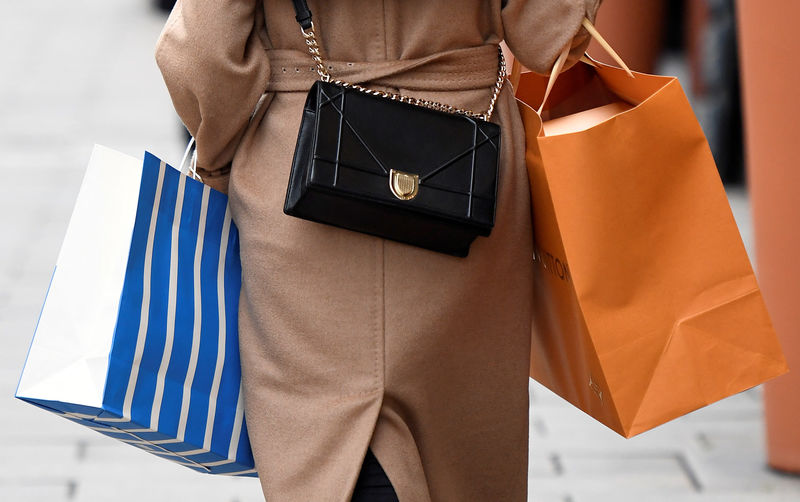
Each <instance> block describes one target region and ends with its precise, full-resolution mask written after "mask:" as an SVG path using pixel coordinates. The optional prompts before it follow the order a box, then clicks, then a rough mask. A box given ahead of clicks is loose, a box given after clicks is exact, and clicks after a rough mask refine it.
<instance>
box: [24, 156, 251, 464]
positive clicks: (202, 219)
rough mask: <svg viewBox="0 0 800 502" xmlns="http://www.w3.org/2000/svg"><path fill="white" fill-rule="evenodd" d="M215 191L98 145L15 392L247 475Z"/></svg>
mask: <svg viewBox="0 0 800 502" xmlns="http://www.w3.org/2000/svg"><path fill="white" fill-rule="evenodd" d="M240 285H241V265H240V262H239V241H238V233H237V231H236V228H235V226H234V225H233V223H232V222H231V218H230V213H229V211H228V201H227V197H226V196H225V195H224V194H222V193H220V192H217V191H215V190H212V189H211V188H209V187H208V186H206V185H203V184H202V183H200V182H198V181H196V180H194V179H192V178H190V177H188V176H186V175H184V174H182V173H181V172H179V171H178V170H176V169H174V168H172V167H170V166H168V165H167V164H165V163H164V162H162V161H161V160H159V159H158V158H156V157H155V156H153V155H152V154H150V153H145V158H144V162H142V161H141V160H137V159H135V158H133V157H129V156H127V155H124V154H121V153H119V152H116V151H113V150H110V149H108V148H105V147H101V146H96V147H95V149H94V151H93V152H92V157H91V160H90V161H89V167H88V169H87V171H86V175H85V177H84V180H83V184H82V185H81V189H80V193H79V195H78V200H77V202H76V204H75V209H74V211H73V214H72V218H71V220H70V223H69V227H68V229H67V235H66V237H65V239H64V243H63V245H62V248H61V252H60V253H59V256H58V261H57V264H56V269H55V271H54V273H53V277H52V279H51V283H50V287H49V289H48V292H47V296H46V299H45V303H44V306H43V307H42V312H41V315H40V318H39V322H38V324H37V327H36V332H35V334H34V338H33V342H32V343H31V348H30V351H29V353H28V358H27V360H26V362H25V367H24V369H23V372H22V377H21V379H20V383H19V386H18V388H17V393H16V396H17V397H18V398H20V399H23V400H25V401H28V402H30V403H33V404H35V405H37V406H40V407H42V408H45V409H48V410H50V411H52V412H55V413H57V414H59V415H62V416H64V417H65V418H67V419H69V420H72V421H75V422H78V423H81V424H82V425H85V426H87V427H90V428H92V429H94V430H97V431H99V432H101V433H103V434H106V435H108V436H111V437H113V438H116V439H119V440H121V441H124V442H126V443H129V444H132V445H134V446H137V447H139V448H142V449H144V450H147V451H149V452H151V453H153V454H155V455H158V456H161V457H164V458H167V459H170V460H173V461H175V462H178V463H180V464H182V465H186V466H187V467H190V468H192V469H195V470H198V471H201V472H207V473H212V474H229V475H246V476H254V475H255V471H254V469H253V457H252V453H251V451H250V445H249V442H248V438H247V431H246V426H245V423H244V415H243V409H242V395H241V370H240V366H239V352H238V340H237V311H238V301H239V288H240Z"/></svg>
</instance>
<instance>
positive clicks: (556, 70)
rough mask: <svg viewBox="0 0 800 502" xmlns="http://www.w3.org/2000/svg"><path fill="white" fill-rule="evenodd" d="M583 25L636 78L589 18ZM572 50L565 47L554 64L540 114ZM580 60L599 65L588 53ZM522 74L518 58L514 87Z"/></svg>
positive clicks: (626, 71)
mask: <svg viewBox="0 0 800 502" xmlns="http://www.w3.org/2000/svg"><path fill="white" fill-rule="evenodd" d="M581 25H582V26H583V27H584V28H586V31H588V32H589V35H590V36H591V37H592V38H593V39H595V40H596V41H597V43H598V44H600V47H602V48H603V50H605V51H606V52H607V53H608V55H609V56H611V57H612V58H613V59H614V61H615V62H616V63H617V64H618V65H619V66H620V68H622V69H623V70H625V73H627V74H628V76H629V77H631V78H634V75H633V72H632V71H631V69H630V68H628V65H627V64H625V61H623V60H622V58H621V57H620V55H619V54H617V51H615V50H614V48H613V47H611V44H609V43H608V42H607V41H606V39H605V38H603V36H602V35H601V34H600V32H599V31H597V28H595V26H594V24H592V22H591V21H590V20H589V18H586V17H584V18H583V21H582V22H581ZM570 49H571V48H570V47H569V46H567V47H565V48H564V50H563V51H562V52H561V54H559V56H558V58H557V59H556V62H555V63H554V64H553V69H552V70H551V71H550V78H549V79H548V80H547V89H546V90H545V93H544V98H543V99H542V104H541V106H539V109H538V110H537V112H538V113H539V114H541V113H542V110H543V109H544V105H545V103H547V98H548V97H549V96H550V91H552V90H553V86H554V85H555V83H556V79H557V78H558V75H559V74H560V73H561V70H562V69H563V68H564V65H565V64H566V63H567V58H568V57H569V52H570ZM580 60H581V61H583V62H584V63H586V64H589V65H591V66H597V64H596V63H595V61H594V60H593V59H592V58H591V56H589V55H588V54H586V53H584V55H583V56H581V58H580ZM521 74H522V65H521V64H520V63H519V60H518V59H517V58H514V62H513V63H512V65H511V76H510V80H511V84H512V85H513V86H514V87H517V85H518V84H519V79H520V75H521Z"/></svg>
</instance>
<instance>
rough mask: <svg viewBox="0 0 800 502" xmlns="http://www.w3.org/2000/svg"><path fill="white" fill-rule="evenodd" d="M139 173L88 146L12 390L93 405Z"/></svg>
mask: <svg viewBox="0 0 800 502" xmlns="http://www.w3.org/2000/svg"><path fill="white" fill-rule="evenodd" d="M141 176H142V161H141V160H139V159H136V158H134V157H131V156H128V155H125V154H123V153H119V152H117V151H114V150H112V149H109V148H106V147H103V146H100V145H95V147H94V150H93V151H92V156H91V159H90V160H89V166H88V168H87V170H86V174H85V176H84V179H83V182H82V184H81V188H80V192H79V194H78V199H77V201H76V203H75V208H74V209H73V212H72V217H71V218H70V222H69V226H68V227H67V233H66V236H65V238H64V242H63V244H62V246H61V251H60V252H59V255H58V261H57V264H56V269H55V271H54V274H53V278H52V282H51V284H50V289H49V291H48V293H47V298H46V299H45V304H44V307H43V308H42V313H41V317H40V318H39V323H38V325H37V328H36V333H35V334H34V339H33V343H32V344H31V348H30V352H29V353H28V359H27V361H26V363H25V368H24V370H23V373H22V377H21V379H20V384H19V387H18V389H17V396H18V397H23V398H25V397H27V398H36V399H47V400H55V401H62V402H68V403H73V404H82V405H86V406H96V407H100V406H101V404H102V401H103V391H104V388H105V381H106V374H107V372H108V355H109V352H110V350H111V342H112V340H113V336H114V330H115V327H116V322H117V311H118V308H119V300H120V295H121V293H122V285H123V282H124V279H125V270H126V266H127V262H128V254H129V251H130V243H131V235H132V232H133V225H134V220H135V218H136V208H137V205H138V198H139V184H140V181H141Z"/></svg>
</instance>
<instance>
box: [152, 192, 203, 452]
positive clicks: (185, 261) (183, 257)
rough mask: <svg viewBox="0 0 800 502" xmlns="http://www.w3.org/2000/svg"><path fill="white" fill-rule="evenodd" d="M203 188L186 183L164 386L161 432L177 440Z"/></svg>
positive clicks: (192, 316)
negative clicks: (171, 341)
mask: <svg viewBox="0 0 800 502" xmlns="http://www.w3.org/2000/svg"><path fill="white" fill-rule="evenodd" d="M202 195H203V188H202V186H198V185H197V184H194V183H188V182H187V183H186V186H185V195H184V197H185V199H184V201H183V214H182V215H181V220H180V231H179V239H178V241H179V242H178V288H177V299H176V311H175V342H174V344H173V349H172V358H171V360H170V364H169V368H168V369H167V375H166V380H165V384H164V398H163V400H162V403H161V419H160V422H159V429H160V430H161V431H162V432H165V433H167V434H170V435H172V436H175V435H176V434H177V431H178V420H179V417H180V405H181V400H182V398H183V382H184V379H185V377H186V372H187V370H188V367H189V356H190V353H191V347H192V331H193V328H194V251H195V245H196V244H197V224H198V221H199V219H200V208H201V200H202Z"/></svg>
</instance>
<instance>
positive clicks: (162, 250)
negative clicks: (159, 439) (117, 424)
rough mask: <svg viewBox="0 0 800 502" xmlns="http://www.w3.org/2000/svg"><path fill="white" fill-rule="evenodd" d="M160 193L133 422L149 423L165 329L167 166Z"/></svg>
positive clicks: (171, 210)
mask: <svg viewBox="0 0 800 502" xmlns="http://www.w3.org/2000/svg"><path fill="white" fill-rule="evenodd" d="M162 169H166V173H165V174H166V176H165V177H164V187H163V189H162V192H161V204H160V206H159V210H158V221H157V222H156V233H155V240H154V243H153V257H152V265H151V267H152V268H151V277H150V312H149V324H148V326H147V335H146V340H145V346H144V353H143V354H142V360H141V363H140V366H139V377H138V378H137V380H136V387H135V390H134V394H133V408H132V410H131V418H132V419H133V420H134V421H136V422H137V423H141V424H149V423H150V413H151V411H152V404H153V396H154V395H155V389H156V375H157V374H158V368H159V366H160V365H161V356H162V353H163V349H164V341H165V338H166V327H167V301H168V299H169V262H170V245H171V243H172V219H173V217H174V214H175V202H176V199H177V194H178V178H177V177H176V176H170V174H174V173H175V171H174V170H173V169H170V168H169V167H168V166H164V167H163V168H162Z"/></svg>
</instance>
